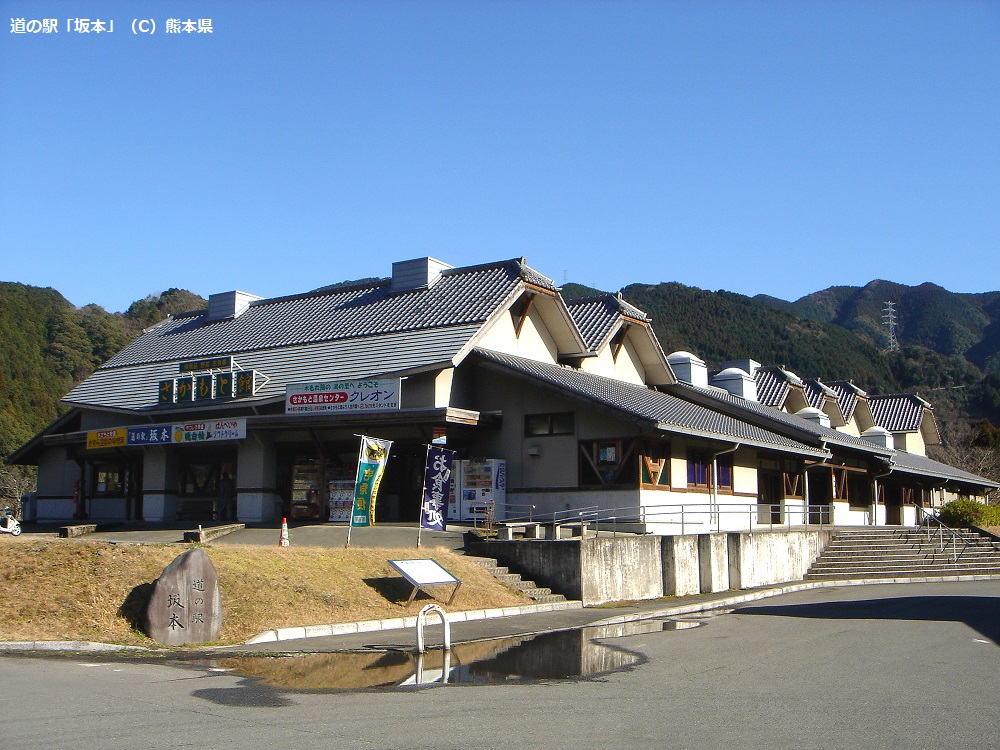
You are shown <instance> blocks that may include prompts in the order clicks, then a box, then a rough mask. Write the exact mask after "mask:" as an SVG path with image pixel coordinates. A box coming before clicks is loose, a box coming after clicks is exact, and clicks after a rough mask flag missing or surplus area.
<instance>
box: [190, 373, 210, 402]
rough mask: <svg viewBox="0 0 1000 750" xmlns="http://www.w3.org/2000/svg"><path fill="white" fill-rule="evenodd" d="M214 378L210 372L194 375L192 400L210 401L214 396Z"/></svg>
mask: <svg viewBox="0 0 1000 750" xmlns="http://www.w3.org/2000/svg"><path fill="white" fill-rule="evenodd" d="M213 381H214V378H213V377H212V374H211V373H208V374H207V375H196V376H195V378H194V400H195V401H211V400H212V399H213V398H215V389H214V388H213V387H212V386H213Z"/></svg>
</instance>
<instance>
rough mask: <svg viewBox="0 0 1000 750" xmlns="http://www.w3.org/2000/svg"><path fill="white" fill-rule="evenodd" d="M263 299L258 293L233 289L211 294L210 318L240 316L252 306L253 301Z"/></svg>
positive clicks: (209, 303) (223, 318)
mask: <svg viewBox="0 0 1000 750" xmlns="http://www.w3.org/2000/svg"><path fill="white" fill-rule="evenodd" d="M259 299H262V298H261V297H258V296H257V295H256V294H247V293H246V292H240V291H233V292H221V293H219V294H213V295H210V296H209V298H208V320H210V321H211V320H225V319H227V318H238V317H239V316H240V315H242V314H243V312H244V311H245V310H246V309H247V308H248V307H250V303H251V302H256V301H257V300H259Z"/></svg>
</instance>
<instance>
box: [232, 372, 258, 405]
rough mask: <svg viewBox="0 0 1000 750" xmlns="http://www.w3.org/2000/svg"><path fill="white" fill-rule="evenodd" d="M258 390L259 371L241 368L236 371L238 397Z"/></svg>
mask: <svg viewBox="0 0 1000 750" xmlns="http://www.w3.org/2000/svg"><path fill="white" fill-rule="evenodd" d="M256 392H257V371H256V370H240V371H239V372H237V373H236V398H242V397H244V396H252V395H253V394H255V393H256Z"/></svg>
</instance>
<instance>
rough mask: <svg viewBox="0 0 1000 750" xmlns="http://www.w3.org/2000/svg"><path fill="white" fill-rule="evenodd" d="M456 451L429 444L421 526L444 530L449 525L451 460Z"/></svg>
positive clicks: (421, 508)
mask: <svg viewBox="0 0 1000 750" xmlns="http://www.w3.org/2000/svg"><path fill="white" fill-rule="evenodd" d="M454 456H455V452H454V451H449V450H445V449H444V448H438V447H437V446H435V445H428V446H427V466H426V468H425V470H424V499H423V502H422V503H421V504H420V527H421V528H424V529H434V530H435V531H444V530H445V529H446V528H447V526H448V497H449V494H450V490H451V461H452V459H453V458H454Z"/></svg>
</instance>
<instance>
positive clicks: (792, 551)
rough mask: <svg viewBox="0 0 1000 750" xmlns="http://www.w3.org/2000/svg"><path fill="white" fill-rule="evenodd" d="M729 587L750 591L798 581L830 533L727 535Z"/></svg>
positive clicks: (779, 532) (783, 532) (781, 532)
mask: <svg viewBox="0 0 1000 750" xmlns="http://www.w3.org/2000/svg"><path fill="white" fill-rule="evenodd" d="M727 536H728V537H729V539H728V555H727V556H728V560H729V583H730V585H731V586H732V588H734V589H752V588H756V587H758V586H767V585H768V584H772V583H783V582H785V581H799V580H802V578H804V577H805V574H806V571H807V570H809V566H810V565H812V563H813V561H814V560H815V559H816V558H817V557H819V553H820V552H822V551H823V548H824V547H826V545H827V543H828V542H829V541H830V539H831V537H832V536H833V532H832V531H812V532H802V531H773V532H768V533H764V534H761V533H748V534H728V535H727Z"/></svg>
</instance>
